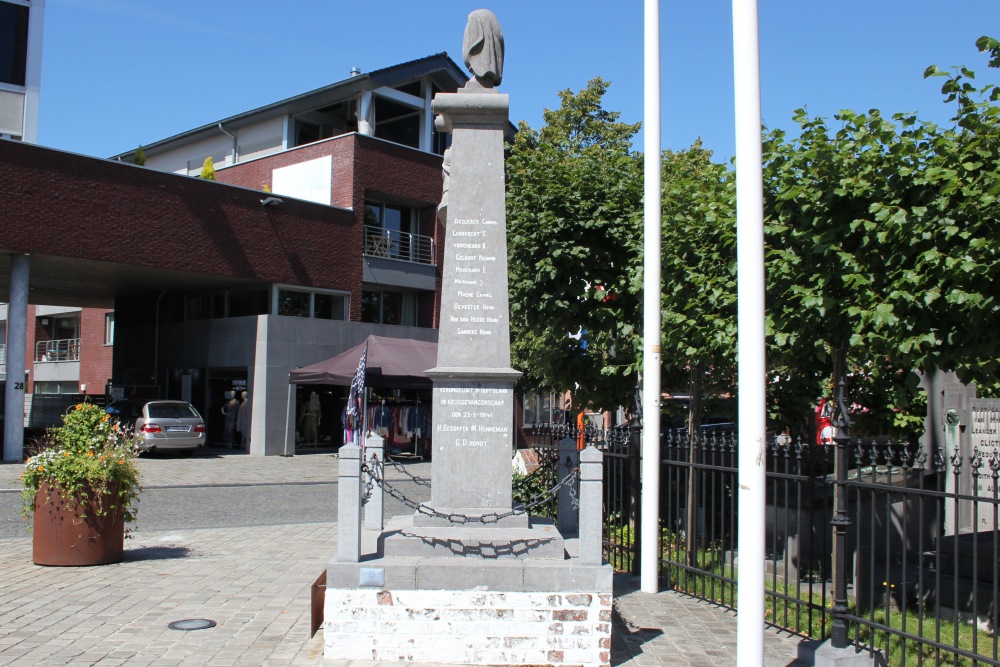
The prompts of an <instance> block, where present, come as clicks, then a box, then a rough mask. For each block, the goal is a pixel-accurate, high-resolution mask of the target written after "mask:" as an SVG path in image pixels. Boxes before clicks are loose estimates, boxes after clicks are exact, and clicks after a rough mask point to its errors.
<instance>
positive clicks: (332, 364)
mask: <svg viewBox="0 0 1000 667" xmlns="http://www.w3.org/2000/svg"><path fill="white" fill-rule="evenodd" d="M365 345H367V346H368V365H367V371H366V372H365V386H368V387H377V388H384V389H430V388H431V386H432V384H431V379H430V378H429V377H427V375H426V374H425V371H427V370H428V369H431V368H434V366H435V365H436V364H437V343H428V342H427V341H423V340H413V339H412V338H385V337H383V336H369V337H368V338H367V339H366V340H365V342H363V343H361V344H359V345H355V346H354V347H352V348H351V349H349V350H347V351H345V352H341V353H340V354H338V355H337V356H336V357H333V358H332V359H327V360H326V361H320V362H318V363H315V364H313V365H311V366H304V367H303V368H297V369H295V370H293V371H292V372H291V373H289V375H288V380H289V382H291V383H293V384H336V385H342V386H346V387H349V386H350V385H351V380H352V379H353V378H354V373H355V371H357V369H358V361H360V360H361V353H362V352H364V350H365Z"/></svg>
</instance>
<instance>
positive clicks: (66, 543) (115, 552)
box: [32, 482, 125, 566]
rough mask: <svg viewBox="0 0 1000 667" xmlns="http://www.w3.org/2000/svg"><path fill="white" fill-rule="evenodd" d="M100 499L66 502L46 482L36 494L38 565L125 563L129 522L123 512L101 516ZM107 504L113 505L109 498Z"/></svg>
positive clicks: (34, 556) (35, 552)
mask: <svg viewBox="0 0 1000 667" xmlns="http://www.w3.org/2000/svg"><path fill="white" fill-rule="evenodd" d="M101 504H102V503H101V502H100V499H99V498H97V497H94V495H93V494H91V497H90V498H88V499H86V500H84V501H83V502H80V501H79V500H78V499H76V498H70V499H66V498H63V496H61V495H60V493H59V489H58V487H55V486H51V485H49V484H48V483H47V482H43V483H42V484H41V485H40V486H39V488H38V492H37V493H36V494H35V516H34V527H33V532H34V537H33V541H32V560H34V562H35V564H36V565H56V566H80V565H105V564H107V563H117V562H119V561H121V559H122V555H123V553H124V550H125V521H124V519H123V516H122V511H121V509H115V510H113V511H110V512H108V513H107V514H106V515H105V516H98V515H97V509H98V508H99V507H100V506H101ZM103 504H104V505H105V506H108V505H110V504H112V499H111V498H110V497H109V496H108V495H105V496H104V498H103Z"/></svg>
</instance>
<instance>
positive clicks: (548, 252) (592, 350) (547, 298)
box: [507, 78, 642, 408]
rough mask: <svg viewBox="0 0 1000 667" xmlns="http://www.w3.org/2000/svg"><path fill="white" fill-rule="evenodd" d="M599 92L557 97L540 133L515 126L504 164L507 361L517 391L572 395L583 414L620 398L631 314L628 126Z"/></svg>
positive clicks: (633, 209) (629, 384)
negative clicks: (522, 387)
mask: <svg viewBox="0 0 1000 667" xmlns="http://www.w3.org/2000/svg"><path fill="white" fill-rule="evenodd" d="M607 88H608V84H607V83H606V82H604V81H602V80H601V79H600V78H595V79H593V80H591V81H590V82H589V83H588V85H587V87H586V88H584V89H583V90H581V91H580V92H579V93H576V94H574V93H573V92H572V91H569V90H564V91H562V92H561V93H559V97H560V98H561V101H562V104H561V106H560V108H559V109H556V110H546V111H545V113H544V121H545V125H544V127H542V129H541V130H539V131H535V130H533V129H531V128H530V127H529V126H528V125H527V124H526V123H523V122H522V123H521V125H520V128H519V132H518V134H517V137H516V139H515V141H514V145H513V147H512V149H511V153H510V157H509V158H508V160H507V181H508V183H507V216H508V232H507V233H508V237H507V243H508V254H509V273H510V290H511V334H512V335H511V352H512V357H513V359H514V365H515V366H516V367H517V368H518V369H519V370H521V371H522V372H524V374H525V379H524V382H525V383H526V385H527V386H530V387H532V388H537V389H543V390H553V391H564V390H566V389H571V390H573V393H574V400H575V401H576V404H577V405H578V406H591V407H594V408H597V407H605V408H613V407H614V406H616V405H619V404H621V403H622V402H623V398H624V397H627V396H629V395H630V394H631V392H632V390H633V388H634V386H635V382H636V378H635V375H634V374H633V371H634V368H635V364H636V355H637V350H636V349H635V348H634V343H633V338H632V337H633V334H634V328H635V326H636V325H635V323H636V321H637V319H638V318H640V317H641V315H640V304H641V299H640V295H639V290H638V289H637V286H636V284H635V283H634V282H633V278H634V268H635V262H636V254H635V253H636V248H637V247H639V246H640V245H641V224H640V220H641V211H642V177H641V176H642V165H641V162H640V160H639V158H638V157H637V156H636V155H635V154H634V153H633V152H632V150H631V141H632V138H633V136H634V135H635V133H636V132H637V131H638V129H639V125H638V124H628V123H622V122H620V121H619V120H618V118H619V114H618V113H615V112H610V111H606V110H604V108H603V107H602V105H601V102H602V97H603V95H604V93H605V91H606V90H607ZM637 235H639V236H638V237H637ZM583 331H585V333H583V334H582V340H577V339H573V338H570V336H571V335H574V334H578V333H581V332H583ZM582 341H586V348H584V346H583V342H582Z"/></svg>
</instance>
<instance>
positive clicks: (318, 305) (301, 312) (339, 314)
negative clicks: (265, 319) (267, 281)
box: [275, 287, 347, 320]
mask: <svg viewBox="0 0 1000 667" xmlns="http://www.w3.org/2000/svg"><path fill="white" fill-rule="evenodd" d="M275 313H276V314H278V315H285V316H287V317H311V318H313V319H317V320H345V319H347V295H346V294H337V293H333V292H316V291H310V290H302V289H293V288H290V287H279V288H278V289H277V297H276V298H275Z"/></svg>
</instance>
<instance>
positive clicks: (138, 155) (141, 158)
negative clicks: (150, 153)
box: [132, 144, 146, 167]
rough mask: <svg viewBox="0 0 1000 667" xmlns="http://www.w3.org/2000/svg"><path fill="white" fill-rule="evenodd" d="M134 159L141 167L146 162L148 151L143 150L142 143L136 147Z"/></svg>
mask: <svg viewBox="0 0 1000 667" xmlns="http://www.w3.org/2000/svg"><path fill="white" fill-rule="evenodd" d="M132 161H133V162H134V163H135V164H137V165H139V166H140V167H142V166H144V165H145V164H146V152H145V151H143V150H142V144H139V148H137V149H136V151H135V157H134V158H133V159H132Z"/></svg>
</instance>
